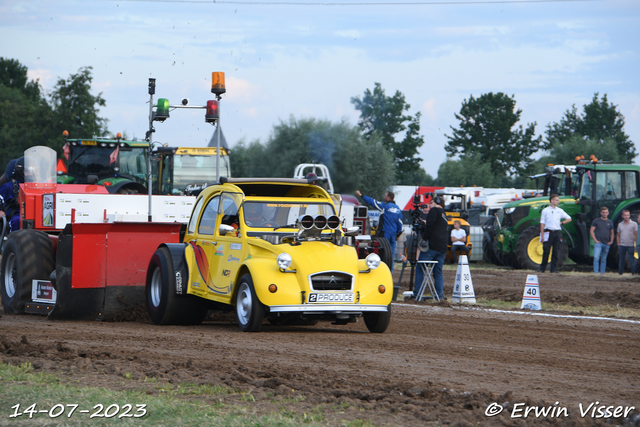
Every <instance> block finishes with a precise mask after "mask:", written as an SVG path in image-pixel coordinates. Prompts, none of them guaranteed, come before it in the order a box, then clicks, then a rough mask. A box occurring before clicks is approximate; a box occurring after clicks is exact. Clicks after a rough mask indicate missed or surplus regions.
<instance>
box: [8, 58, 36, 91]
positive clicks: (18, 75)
mask: <svg viewBox="0 0 640 427" xmlns="http://www.w3.org/2000/svg"><path fill="white" fill-rule="evenodd" d="M27 79H28V77H27V67H25V66H24V65H22V64H21V63H20V62H19V61H18V60H15V59H6V58H2V57H0V85H1V86H4V87H7V88H12V89H18V90H19V91H20V92H22V93H23V94H24V95H25V97H26V98H27V99H29V100H30V101H38V100H40V84H39V83H38V82H37V81H28V80H27Z"/></svg>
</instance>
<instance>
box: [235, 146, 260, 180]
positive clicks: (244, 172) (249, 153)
mask: <svg viewBox="0 0 640 427" xmlns="http://www.w3.org/2000/svg"><path fill="white" fill-rule="evenodd" d="M264 158H265V146H264V145H262V144H260V141H258V140H255V141H252V142H251V143H248V144H247V143H246V142H245V141H244V140H240V141H239V142H238V143H237V144H236V145H235V147H233V150H231V153H230V155H229V161H230V163H231V174H232V175H233V176H235V177H243V178H244V177H247V178H253V177H263V176H269V175H268V173H267V169H266V164H265V162H264Z"/></svg>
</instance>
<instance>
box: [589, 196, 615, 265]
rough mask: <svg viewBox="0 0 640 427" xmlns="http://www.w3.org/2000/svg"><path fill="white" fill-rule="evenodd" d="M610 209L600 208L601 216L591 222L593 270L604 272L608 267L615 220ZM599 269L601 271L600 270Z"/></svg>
mask: <svg viewBox="0 0 640 427" xmlns="http://www.w3.org/2000/svg"><path fill="white" fill-rule="evenodd" d="M608 217H609V209H608V208H607V207H606V206H602V207H601V208H600V218H596V219H594V220H593V221H592V222H591V231H590V234H591V239H592V240H593V272H594V273H598V272H599V273H600V274H604V272H605V268H606V267H607V255H609V249H611V245H612V244H613V221H611V220H610V219H609V218H608ZM598 270H599V271H598Z"/></svg>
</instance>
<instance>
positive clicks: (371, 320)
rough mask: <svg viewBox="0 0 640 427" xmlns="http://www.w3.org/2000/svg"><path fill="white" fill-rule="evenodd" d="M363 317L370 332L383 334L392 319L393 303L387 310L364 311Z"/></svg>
mask: <svg viewBox="0 0 640 427" xmlns="http://www.w3.org/2000/svg"><path fill="white" fill-rule="evenodd" d="M362 317H363V318H364V324H365V325H366V326H367V329H368V330H369V332H373V333H374V334H381V333H383V332H384V331H386V330H387V327H388V326H389V321H390V320H391V304H389V306H388V307H387V311H372V312H369V313H363V314H362Z"/></svg>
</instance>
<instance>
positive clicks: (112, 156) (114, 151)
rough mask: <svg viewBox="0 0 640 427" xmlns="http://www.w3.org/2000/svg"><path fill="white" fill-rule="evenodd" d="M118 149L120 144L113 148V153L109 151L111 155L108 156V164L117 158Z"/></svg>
mask: <svg viewBox="0 0 640 427" xmlns="http://www.w3.org/2000/svg"><path fill="white" fill-rule="evenodd" d="M119 151H120V146H118V147H116V149H115V150H113V153H111V155H110V156H109V160H110V162H109V164H112V163H115V162H116V160H118V152H119Z"/></svg>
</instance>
